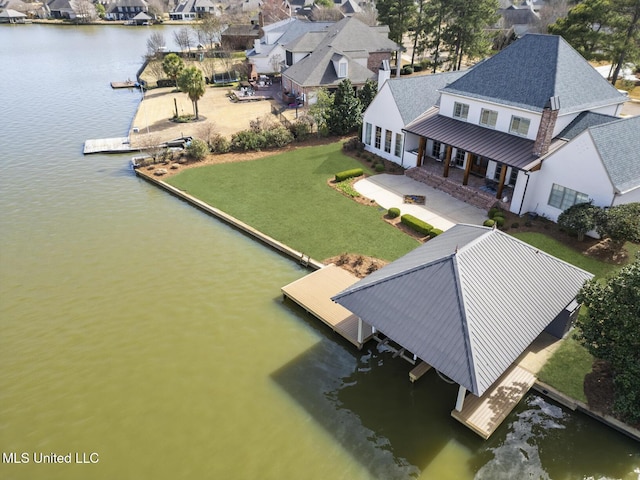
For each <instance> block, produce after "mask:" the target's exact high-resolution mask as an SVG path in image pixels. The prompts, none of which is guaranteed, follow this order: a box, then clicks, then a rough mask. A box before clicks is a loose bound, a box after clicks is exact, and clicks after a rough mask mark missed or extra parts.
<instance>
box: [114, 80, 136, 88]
mask: <svg viewBox="0 0 640 480" xmlns="http://www.w3.org/2000/svg"><path fill="white" fill-rule="evenodd" d="M139 86H140V85H139V83H138V82H133V81H131V80H127V81H126V82H111V88H138V87H139Z"/></svg>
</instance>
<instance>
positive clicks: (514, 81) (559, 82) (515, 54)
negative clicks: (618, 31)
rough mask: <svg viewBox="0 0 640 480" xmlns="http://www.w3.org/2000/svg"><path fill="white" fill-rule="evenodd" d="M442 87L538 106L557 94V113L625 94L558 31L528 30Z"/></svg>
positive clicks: (605, 102)
mask: <svg viewBox="0 0 640 480" xmlns="http://www.w3.org/2000/svg"><path fill="white" fill-rule="evenodd" d="M443 91H445V92H449V93H453V94H459V95H464V96H468V97H472V98H477V99H479V100H487V101H491V102H496V103H499V104H504V105H511V106H514V107H519V108H524V109H527V110H532V111H535V112H542V109H543V108H544V106H545V104H546V103H547V101H548V100H549V98H550V97H553V96H559V97H560V114H565V113H571V112H580V111H583V110H590V109H594V108H597V107H602V106H605V105H612V104H620V103H623V102H624V100H625V97H624V96H623V95H621V94H620V92H618V91H617V90H616V89H615V88H614V87H613V86H612V85H611V84H610V83H609V82H607V81H606V80H605V79H604V78H603V77H602V76H601V75H600V74H599V73H598V72H597V71H596V70H595V69H594V68H593V67H591V65H589V64H588V63H587V61H586V60H585V59H584V58H583V57H582V56H581V55H580V54H579V53H578V52H577V51H575V50H574V49H573V48H572V47H571V46H570V45H569V44H568V43H567V42H566V41H565V40H564V39H562V37H558V36H555V35H538V34H527V35H525V36H524V37H522V38H521V39H519V40H517V41H516V42H514V43H512V44H511V45H509V46H508V47H507V48H505V49H504V50H502V51H501V52H499V53H497V54H496V55H495V56H493V57H491V58H489V59H487V60H485V61H483V62H481V63H479V64H478V65H476V66H475V67H474V68H473V70H471V71H470V72H469V73H468V74H467V75H465V76H463V77H462V78H461V79H459V80H458V81H456V82H454V83H452V84H451V85H450V86H449V87H447V88H445V89H444V90H443Z"/></svg>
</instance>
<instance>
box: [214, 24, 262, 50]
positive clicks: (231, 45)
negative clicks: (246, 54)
mask: <svg viewBox="0 0 640 480" xmlns="http://www.w3.org/2000/svg"><path fill="white" fill-rule="evenodd" d="M258 38H260V26H259V25H258V24H244V25H229V26H228V27H227V29H226V30H225V31H224V32H222V35H221V36H220V40H221V42H222V45H223V47H224V48H226V49H231V50H247V49H248V48H251V47H252V46H253V43H254V42H255V41H256V40H257V39H258Z"/></svg>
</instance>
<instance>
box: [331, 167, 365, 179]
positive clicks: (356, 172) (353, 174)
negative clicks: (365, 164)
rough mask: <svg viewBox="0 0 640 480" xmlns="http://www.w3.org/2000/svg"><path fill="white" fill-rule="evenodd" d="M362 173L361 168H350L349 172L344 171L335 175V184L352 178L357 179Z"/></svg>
mask: <svg viewBox="0 0 640 480" xmlns="http://www.w3.org/2000/svg"><path fill="white" fill-rule="evenodd" d="M363 173H364V172H363V171H362V169H361V168H352V169H351V170H345V171H343V172H338V173H336V179H335V180H336V182H342V181H343V180H346V179H347V178H352V177H359V176H360V175H362V174H363Z"/></svg>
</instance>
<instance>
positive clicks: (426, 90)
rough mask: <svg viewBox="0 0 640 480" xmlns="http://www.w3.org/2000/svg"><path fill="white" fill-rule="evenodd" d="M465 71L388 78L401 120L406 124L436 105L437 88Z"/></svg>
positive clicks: (444, 85) (437, 97) (442, 86)
mask: <svg viewBox="0 0 640 480" xmlns="http://www.w3.org/2000/svg"><path fill="white" fill-rule="evenodd" d="M465 73H467V71H457V72H447V73H436V74H434V75H417V76H410V77H401V78H390V79H389V80H388V81H387V83H388V85H389V89H390V90H391V95H393V98H394V100H395V103H396V106H397V107H398V111H399V112H400V116H401V117H402V122H403V123H404V124H405V125H406V124H407V123H409V122H411V121H412V120H414V119H416V118H417V117H419V116H420V115H421V114H422V113H424V112H425V110H426V109H428V108H430V107H432V106H434V105H436V104H437V103H438V100H439V99H440V92H439V90H440V89H442V88H444V87H446V86H447V85H448V84H450V83H451V82H453V81H455V80H457V79H458V78H460V77H461V76H462V75H464V74H465Z"/></svg>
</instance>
